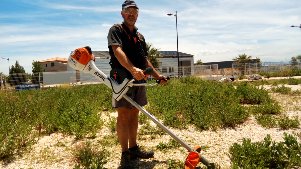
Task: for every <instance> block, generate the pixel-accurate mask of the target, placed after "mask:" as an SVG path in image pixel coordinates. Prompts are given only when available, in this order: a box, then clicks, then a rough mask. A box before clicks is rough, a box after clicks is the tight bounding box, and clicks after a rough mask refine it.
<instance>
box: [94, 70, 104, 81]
mask: <svg viewBox="0 0 301 169" xmlns="http://www.w3.org/2000/svg"><path fill="white" fill-rule="evenodd" d="M94 74H95V75H96V76H97V77H99V78H101V79H102V80H103V81H104V80H105V78H104V77H103V76H102V75H101V74H100V73H98V72H94Z"/></svg>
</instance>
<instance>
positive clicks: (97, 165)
mask: <svg viewBox="0 0 301 169" xmlns="http://www.w3.org/2000/svg"><path fill="white" fill-rule="evenodd" d="M108 156H109V152H108V151H107V150H106V149H104V148H101V149H100V150H95V149H93V148H92V146H91V143H89V142H88V143H85V144H84V145H83V146H82V147H79V149H77V150H76V151H75V158H76V161H77V164H76V165H75V167H74V169H80V168H83V169H105V167H104V165H105V164H106V163H107V162H108Z"/></svg>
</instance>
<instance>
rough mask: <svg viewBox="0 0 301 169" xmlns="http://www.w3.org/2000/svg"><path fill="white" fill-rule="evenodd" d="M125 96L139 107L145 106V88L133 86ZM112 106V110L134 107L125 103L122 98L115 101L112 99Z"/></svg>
mask: <svg viewBox="0 0 301 169" xmlns="http://www.w3.org/2000/svg"><path fill="white" fill-rule="evenodd" d="M126 95H127V96H129V97H130V98H131V99H133V100H134V101H135V102H136V103H138V104H139V105H140V106H145V105H146V104H147V98H146V88H145V86H134V87H131V88H130V89H129V91H128V92H127V93H126ZM112 106H113V107H114V108H118V107H127V108H133V107H134V106H133V105H132V104H131V103H129V102H128V101H126V100H125V99H124V98H122V99H120V100H119V101H117V100H116V99H114V98H113V97H112Z"/></svg>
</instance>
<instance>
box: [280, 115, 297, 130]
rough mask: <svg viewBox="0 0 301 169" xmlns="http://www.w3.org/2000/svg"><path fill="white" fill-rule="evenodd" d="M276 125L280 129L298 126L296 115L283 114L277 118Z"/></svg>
mask: <svg viewBox="0 0 301 169" xmlns="http://www.w3.org/2000/svg"><path fill="white" fill-rule="evenodd" d="M278 125H279V127H280V128H281V129H283V130H287V129H290V128H298V127H299V125H300V122H299V119H298V117H294V118H289V117H287V116H283V117H281V118H280V119H279V120H278Z"/></svg>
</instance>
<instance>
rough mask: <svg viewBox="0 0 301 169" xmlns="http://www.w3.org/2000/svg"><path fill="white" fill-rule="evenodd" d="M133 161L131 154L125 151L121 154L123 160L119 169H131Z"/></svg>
mask: <svg viewBox="0 0 301 169" xmlns="http://www.w3.org/2000/svg"><path fill="white" fill-rule="evenodd" d="M131 168H132V167H131V159H130V152H129V151H125V152H122V153H121V160H120V166H119V167H118V169H131Z"/></svg>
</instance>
